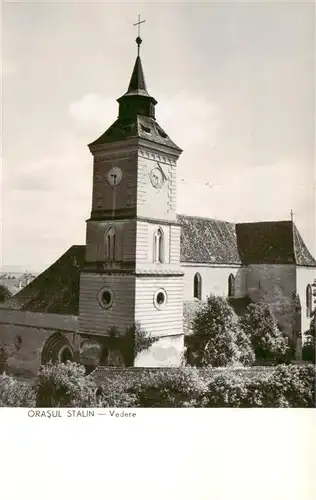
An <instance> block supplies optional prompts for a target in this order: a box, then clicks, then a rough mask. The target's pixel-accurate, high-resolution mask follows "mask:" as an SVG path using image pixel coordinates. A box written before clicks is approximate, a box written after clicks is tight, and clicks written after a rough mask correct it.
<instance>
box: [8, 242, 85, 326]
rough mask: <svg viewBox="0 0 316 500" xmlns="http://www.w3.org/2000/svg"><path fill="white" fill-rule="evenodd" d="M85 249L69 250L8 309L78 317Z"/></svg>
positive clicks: (19, 294)
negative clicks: (80, 281)
mask: <svg viewBox="0 0 316 500" xmlns="http://www.w3.org/2000/svg"><path fill="white" fill-rule="evenodd" d="M85 248H86V247H85V246H84V245H74V246H72V247H70V248H69V249H68V250H67V252H65V253H64V254H63V255H62V256H61V257H60V258H59V259H58V260H57V261H56V262H55V263H54V264H52V265H51V266H50V267H49V268H48V269H46V270H45V271H44V272H43V273H41V274H39V275H38V276H37V278H35V279H34V280H33V281H32V282H31V283H30V284H29V285H28V286H26V287H25V288H23V289H22V290H21V291H20V292H18V293H17V294H16V295H14V297H12V298H11V299H10V300H9V301H7V302H6V303H5V307H9V308H12V309H21V310H26V311H33V312H47V313H56V314H57V313H58V314H70V315H74V316H76V315H78V311H79V280H80V271H81V269H82V267H83V263H84V256H85Z"/></svg>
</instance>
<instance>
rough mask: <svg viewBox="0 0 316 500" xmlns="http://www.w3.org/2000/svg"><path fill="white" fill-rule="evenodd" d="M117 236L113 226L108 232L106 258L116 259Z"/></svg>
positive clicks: (109, 259)
mask: <svg viewBox="0 0 316 500" xmlns="http://www.w3.org/2000/svg"><path fill="white" fill-rule="evenodd" d="M115 250H116V237H115V229H114V227H111V228H110V229H109V230H108V232H107V233H106V259H107V260H108V261H115Z"/></svg>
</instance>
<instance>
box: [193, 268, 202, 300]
mask: <svg viewBox="0 0 316 500" xmlns="http://www.w3.org/2000/svg"><path fill="white" fill-rule="evenodd" d="M193 297H194V298H195V299H199V300H201V299H202V278H201V275H200V274H199V273H196V274H195V275H194V280H193Z"/></svg>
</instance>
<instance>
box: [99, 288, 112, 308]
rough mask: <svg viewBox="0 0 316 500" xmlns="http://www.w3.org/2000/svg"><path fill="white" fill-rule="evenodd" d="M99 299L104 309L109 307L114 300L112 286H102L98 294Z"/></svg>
mask: <svg viewBox="0 0 316 500" xmlns="http://www.w3.org/2000/svg"><path fill="white" fill-rule="evenodd" d="M98 301H99V304H100V306H101V307H103V309H109V308H110V307H112V305H113V302H114V294H113V292H112V290H111V289H110V288H102V289H101V290H100V292H99V295H98Z"/></svg>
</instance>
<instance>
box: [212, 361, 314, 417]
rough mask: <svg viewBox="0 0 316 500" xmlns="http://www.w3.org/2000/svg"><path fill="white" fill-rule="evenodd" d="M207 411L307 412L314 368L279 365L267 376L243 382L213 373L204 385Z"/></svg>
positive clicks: (238, 376)
mask: <svg viewBox="0 0 316 500" xmlns="http://www.w3.org/2000/svg"><path fill="white" fill-rule="evenodd" d="M206 401H207V402H206V406H208V407H237V408H238V407H239V408H254V407H259V408H264V407H265V408H311V407H314V405H315V368H314V367H313V366H312V365H309V366H300V365H279V366H277V367H276V368H275V370H274V371H273V372H272V373H271V372H269V371H262V372H261V373H260V372H257V373H256V374H255V376H254V377H251V378H247V377H244V376H242V374H240V373H237V374H234V373H231V372H230V373H229V372H222V373H214V374H213V376H212V377H211V378H210V379H209V381H208V394H207V398H206Z"/></svg>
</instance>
